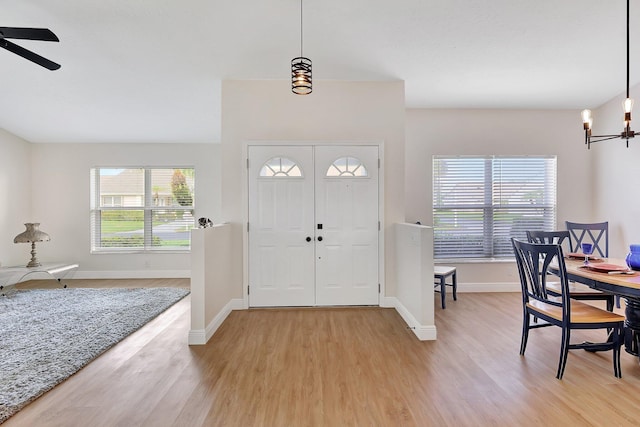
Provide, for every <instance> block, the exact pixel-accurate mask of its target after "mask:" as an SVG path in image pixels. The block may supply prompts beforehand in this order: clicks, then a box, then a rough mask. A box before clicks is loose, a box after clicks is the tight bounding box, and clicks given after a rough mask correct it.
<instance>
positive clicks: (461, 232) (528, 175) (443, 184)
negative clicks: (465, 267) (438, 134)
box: [433, 156, 556, 258]
mask: <svg viewBox="0 0 640 427" xmlns="http://www.w3.org/2000/svg"><path fill="white" fill-rule="evenodd" d="M555 224H556V158H555V157H554V156H551V157H528V156H527V157H525V156H522V157H516V156H511V157H500V156H484V157H478V156H456V157H447V156H434V158H433V228H434V258H510V257H513V250H512V248H511V240H510V239H511V237H516V238H520V239H526V230H548V231H551V230H553V229H554V228H555Z"/></svg>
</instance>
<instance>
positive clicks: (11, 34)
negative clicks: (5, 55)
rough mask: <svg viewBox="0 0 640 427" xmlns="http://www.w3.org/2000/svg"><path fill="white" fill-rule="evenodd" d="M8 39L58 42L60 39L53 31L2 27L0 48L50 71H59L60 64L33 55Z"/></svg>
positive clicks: (0, 29)
mask: <svg viewBox="0 0 640 427" xmlns="http://www.w3.org/2000/svg"><path fill="white" fill-rule="evenodd" d="M7 39H23V40H41V41H45V42H58V41H60V40H59V39H58V37H57V36H56V35H55V34H53V32H52V31H51V30H48V29H46V28H16V27H0V47H3V48H5V49H7V50H8V51H9V52H13V53H15V54H16V55H20V56H22V57H23V58H25V59H28V60H29V61H31V62H35V63H36V64H38V65H41V66H43V67H44V68H47V69H49V70H52V71H53V70H57V69H58V68H60V64H56V63H55V62H53V61H50V60H48V59H47V58H44V57H42V56H40V55H38V54H37V53H33V52H31V51H30V50H28V49H25V48H23V47H21V46H18V45H17V44H15V43H12V42H10V41H9V40H7Z"/></svg>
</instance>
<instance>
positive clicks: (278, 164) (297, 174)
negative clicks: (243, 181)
mask: <svg viewBox="0 0 640 427" xmlns="http://www.w3.org/2000/svg"><path fill="white" fill-rule="evenodd" d="M302 176H303V175H302V169H300V167H299V166H298V164H297V163H296V162H294V161H293V160H291V159H288V158H286V157H274V158H272V159H269V160H267V161H266V162H265V163H264V164H263V165H262V168H261V169H260V177H261V178H301V177H302Z"/></svg>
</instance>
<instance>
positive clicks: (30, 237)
mask: <svg viewBox="0 0 640 427" xmlns="http://www.w3.org/2000/svg"><path fill="white" fill-rule="evenodd" d="M24 226H25V227H27V229H26V230H25V231H23V232H22V233H20V234H18V235H17V236H16V237H15V238H14V239H13V243H31V261H29V264H27V268H31V267H40V265H42V264H40V261H38V258H36V242H48V241H49V240H51V237H49V235H48V234H47V233H45V232H44V231H40V229H39V228H40V223H39V222H28V223H26V224H25V225H24Z"/></svg>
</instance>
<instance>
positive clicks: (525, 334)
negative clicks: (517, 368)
mask: <svg viewBox="0 0 640 427" xmlns="http://www.w3.org/2000/svg"><path fill="white" fill-rule="evenodd" d="M530 321H531V320H530V317H529V313H527V311H526V310H525V312H524V317H523V318H522V338H521V339H520V355H521V356H524V351H525V350H526V348H527V341H528V339H529V325H530Z"/></svg>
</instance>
